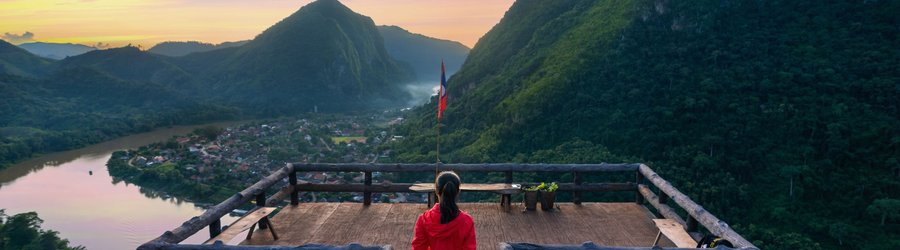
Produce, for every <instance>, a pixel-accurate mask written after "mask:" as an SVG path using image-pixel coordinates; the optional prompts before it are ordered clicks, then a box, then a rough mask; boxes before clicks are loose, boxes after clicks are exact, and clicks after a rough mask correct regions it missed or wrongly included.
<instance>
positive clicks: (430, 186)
mask: <svg viewBox="0 0 900 250" xmlns="http://www.w3.org/2000/svg"><path fill="white" fill-rule="evenodd" d="M459 189H460V191H462V192H492V193H498V194H500V207H502V208H504V209H505V210H507V211H509V209H510V208H511V207H512V199H511V197H512V195H513V194H518V193H521V192H522V185H521V184H509V183H494V184H474V183H473V184H470V183H463V184H462V187H459ZM409 190H410V191H413V192H417V193H428V207H429V208H431V207H433V206H434V203H435V201H436V200H437V199H436V198H435V197H434V183H417V184H415V185H412V186H411V187H409Z"/></svg>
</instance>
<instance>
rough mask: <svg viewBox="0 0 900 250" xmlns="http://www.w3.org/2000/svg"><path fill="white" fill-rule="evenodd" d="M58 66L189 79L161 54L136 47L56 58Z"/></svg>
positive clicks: (139, 77)
mask: <svg viewBox="0 0 900 250" xmlns="http://www.w3.org/2000/svg"><path fill="white" fill-rule="evenodd" d="M54 67H55V68H56V69H59V70H65V69H72V68H92V69H95V70H98V71H101V72H104V73H106V74H109V75H111V76H115V77H117V78H120V79H123V80H132V81H148V82H155V83H160V84H163V85H168V86H177V85H180V84H182V83H186V82H188V81H189V80H190V79H191V76H190V74H188V73H187V72H185V71H184V70H182V69H181V68H180V67H178V66H177V65H175V64H173V63H171V62H169V61H168V60H167V59H166V58H165V57H164V56H160V55H156V54H151V53H147V52H145V51H141V50H140V49H138V48H137V47H133V46H126V47H122V48H113V49H104V50H95V51H91V52H88V53H84V54H82V55H78V56H72V57H68V58H66V59H63V60H61V61H59V62H57V63H56V64H55V65H54Z"/></svg>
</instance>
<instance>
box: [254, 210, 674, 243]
mask: <svg viewBox="0 0 900 250" xmlns="http://www.w3.org/2000/svg"><path fill="white" fill-rule="evenodd" d="M426 207H427V206H426V205H425V204H409V203H405V204H387V203H375V204H372V205H370V206H364V205H363V204H361V203H301V204H299V205H288V206H285V207H284V208H283V209H282V210H281V211H280V212H278V214H277V215H275V216H274V217H273V218H272V223H273V225H274V227H275V229H276V230H277V232H278V234H279V239H278V240H275V241H273V240H272V236H271V234H269V232H268V231H265V230H258V231H256V233H254V235H253V238H252V240H250V241H245V242H244V243H243V244H244V245H291V246H297V245H304V244H323V245H346V244H349V243H360V244H362V245H392V246H393V247H394V249H409V248H410V242H411V241H412V236H413V227H414V226H415V222H416V219H417V218H418V216H419V215H420V214H422V213H423V212H425V210H426ZM460 209H462V210H463V211H466V212H467V213H469V214H470V215H472V217H473V219H474V220H475V231H476V235H477V242H478V249H494V248H496V247H497V245H498V244H499V243H500V242H532V243H541V244H570V243H573V242H575V243H578V242H585V241H593V242H595V243H597V244H600V245H607V246H622V247H648V246H652V244H653V241H654V239H655V237H656V234H657V232H658V229H657V228H656V226H654V224H653V221H652V220H651V219H652V218H655V217H654V215H653V214H652V213H651V212H650V211H649V210H647V208H645V207H644V206H641V205H638V204H636V203H582V204H581V205H575V204H572V203H561V204H559V210H556V211H550V212H545V211H540V210H538V211H529V212H522V211H521V210H522V206H521V204H517V205H514V206H513V210H512V211H511V212H504V211H503V209H501V208H500V206H499V205H498V204H496V203H461V204H460ZM660 246H662V247H673V246H674V245H673V244H672V243H671V242H668V241H667V240H663V241H662V242H661V244H660Z"/></svg>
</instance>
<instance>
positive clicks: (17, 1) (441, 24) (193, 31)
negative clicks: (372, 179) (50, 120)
mask: <svg viewBox="0 0 900 250" xmlns="http://www.w3.org/2000/svg"><path fill="white" fill-rule="evenodd" d="M311 1H312V0H291V1H289V0H0V35H2V38H3V39H4V40H7V41H9V42H12V43H14V44H20V43H24V42H32V41H41V42H54V43H79V44H85V45H91V46H95V45H97V44H98V43H102V46H100V47H103V46H106V45H107V44H108V45H109V46H112V47H120V46H124V45H126V44H134V45H141V46H142V47H143V48H144V49H149V48H150V47H152V46H153V45H154V44H156V43H159V42H163V41H203V42H209V43H221V42H225V41H238V40H247V39H252V38H253V37H254V36H256V35H257V34H259V33H260V32H262V31H263V30H265V29H266V28H268V27H269V26H271V25H273V24H275V23H276V22H277V21H279V20H281V19H283V18H285V17H287V16H288V15H290V14H291V13H293V12H295V11H297V10H298V9H299V8H300V7H301V6H303V5H306V4H307V3H309V2H311ZM341 2H342V3H344V4H345V5H347V6H348V7H350V8H351V9H353V10H354V11H356V12H358V13H360V14H363V15H366V16H369V17H372V19H374V20H375V23H376V24H379V25H397V26H400V27H403V28H405V29H407V30H410V31H412V32H414V33H420V34H424V35H427V36H432V37H437V38H442V39H449V40H455V41H459V42H461V43H463V44H465V45H466V46H469V47H472V46H474V45H475V43H476V42H477V41H478V38H480V37H481V36H482V35H484V33H486V32H487V31H488V30H489V29H490V28H491V27H493V26H494V25H495V24H497V22H498V21H500V18H501V17H503V14H504V13H505V12H506V10H507V9H508V8H509V6H510V5H512V2H513V0H342V1H341Z"/></svg>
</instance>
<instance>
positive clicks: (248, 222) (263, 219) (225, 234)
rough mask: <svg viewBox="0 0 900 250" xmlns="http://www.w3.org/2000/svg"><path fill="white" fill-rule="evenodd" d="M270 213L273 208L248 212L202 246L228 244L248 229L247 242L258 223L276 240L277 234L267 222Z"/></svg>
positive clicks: (273, 210) (262, 208)
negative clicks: (217, 242)
mask: <svg viewBox="0 0 900 250" xmlns="http://www.w3.org/2000/svg"><path fill="white" fill-rule="evenodd" d="M272 212H275V208H274V207H261V208H258V209H255V210H253V211H250V212H249V213H247V214H246V215H244V216H243V217H241V218H240V219H238V220H236V221H234V223H231V225H228V228H227V229H225V230H224V231H222V232H221V233H219V235H216V237H213V238H211V239H209V240H207V241H206V242H203V244H204V245H208V244H213V243H215V242H216V241H222V242H223V243H224V242H228V241H230V240H231V239H232V238H234V237H235V236H237V235H238V234H240V233H241V232H244V231H247V229H250V232H249V233H247V239H248V240H249V239H250V238H251V237H253V229H254V227H256V224H260V223H262V224H264V225H265V226H267V227H268V228H269V232H272V238H273V239H276V240H277V239H278V234H276V233H275V228H274V227H272V223H271V222H269V217H268V216H269V214H272ZM260 229H264V228H263V226H262V225H260Z"/></svg>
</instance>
